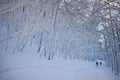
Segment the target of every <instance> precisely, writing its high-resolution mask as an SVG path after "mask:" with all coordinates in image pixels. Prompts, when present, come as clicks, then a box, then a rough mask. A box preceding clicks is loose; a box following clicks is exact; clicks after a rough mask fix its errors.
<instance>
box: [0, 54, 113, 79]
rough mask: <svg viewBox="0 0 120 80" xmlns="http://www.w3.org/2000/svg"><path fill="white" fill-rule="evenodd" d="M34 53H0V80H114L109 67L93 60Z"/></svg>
mask: <svg viewBox="0 0 120 80" xmlns="http://www.w3.org/2000/svg"><path fill="white" fill-rule="evenodd" d="M36 55H38V54H36V53H34V52H33V53H17V54H15V55H11V54H8V53H5V54H0V80H114V79H113V78H114V76H113V74H112V72H111V69H110V68H107V67H106V66H105V63H103V64H102V66H98V67H97V66H96V65H95V62H89V61H80V60H64V59H62V58H54V59H53V60H47V59H45V58H40V57H39V56H36Z"/></svg>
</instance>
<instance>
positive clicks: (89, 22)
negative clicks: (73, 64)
mask: <svg viewBox="0 0 120 80" xmlns="http://www.w3.org/2000/svg"><path fill="white" fill-rule="evenodd" d="M0 4H1V5H3V4H7V5H8V4H9V5H8V7H6V8H5V9H4V7H3V9H2V7H1V11H0V28H1V31H0V37H1V39H0V45H1V46H2V47H3V45H4V48H5V50H7V49H8V45H10V41H13V42H14V43H15V44H14V48H13V49H12V54H15V52H16V51H23V50H24V47H25V46H26V45H27V42H29V43H30V46H31V45H32V44H33V43H34V40H36V41H35V42H36V43H37V52H38V53H41V54H40V56H42V55H44V56H45V57H47V59H49V60H50V59H53V57H54V55H56V51H57V50H58V51H59V50H60V51H61V52H58V53H59V55H61V53H63V54H64V55H63V54H62V56H63V57H64V58H65V59H67V58H68V57H69V58H70V59H75V58H77V59H79V58H83V56H84V59H86V60H95V59H97V56H98V55H100V54H102V55H104V60H105V61H106V63H107V66H109V67H111V68H112V71H113V73H114V74H115V75H119V73H120V1H119V0H26V2H24V3H23V2H22V0H18V1H17V0H16V1H15V0H8V1H5V2H4V0H3V1H1V2H0ZM33 5H34V6H33ZM11 26H12V27H11ZM61 26H64V28H61ZM62 29H63V30H62ZM81 29H82V30H81ZM4 30H5V32H4ZM71 32H72V33H71ZM75 32H77V34H79V36H78V35H77V34H74V33H75ZM79 32H81V33H83V34H81V33H79ZM3 34H5V36H2V35H3ZM73 34H74V35H73ZM68 36H69V37H68ZM75 36H78V37H82V39H83V42H81V44H80V41H81V40H82V39H80V40H79V38H77V39H75V40H74V38H75ZM13 38H14V40H13ZM89 41H91V42H89ZM78 43H79V45H78ZM83 43H84V44H83ZM94 44H97V45H99V46H96V45H94ZM80 46H84V47H85V48H84V47H80ZM1 49H2V48H1ZM80 51H81V52H83V54H79V53H78V52H80ZM68 53H69V54H68ZM73 53H74V54H73ZM88 53H94V54H92V56H91V54H88ZM97 53H99V54H97ZM95 54H97V55H95Z"/></svg>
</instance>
